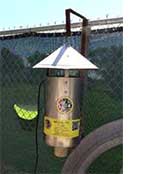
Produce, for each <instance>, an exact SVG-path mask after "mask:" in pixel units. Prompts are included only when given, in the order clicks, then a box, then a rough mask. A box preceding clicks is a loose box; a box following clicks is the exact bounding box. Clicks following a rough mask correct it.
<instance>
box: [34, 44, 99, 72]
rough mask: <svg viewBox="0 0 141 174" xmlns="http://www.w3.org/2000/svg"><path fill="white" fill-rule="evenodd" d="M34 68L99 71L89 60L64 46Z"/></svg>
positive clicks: (69, 47)
mask: <svg viewBox="0 0 141 174" xmlns="http://www.w3.org/2000/svg"><path fill="white" fill-rule="evenodd" d="M33 68H54V69H98V67H97V66H96V65H94V64H93V63H91V62H90V61H89V60H88V59H87V58H85V57H84V56H82V55H81V54H80V53H79V52H78V51H76V50H75V49H74V48H72V47H71V46H68V45H63V46H61V47H60V48H58V49H57V50H56V51H54V52H53V53H52V54H50V55H49V56H48V57H46V58H45V59H43V60H42V61H40V62H39V63H37V64H36V65H35V66H33Z"/></svg>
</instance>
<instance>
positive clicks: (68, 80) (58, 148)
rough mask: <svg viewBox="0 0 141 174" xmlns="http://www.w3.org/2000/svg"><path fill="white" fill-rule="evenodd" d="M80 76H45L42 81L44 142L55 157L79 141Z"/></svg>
mask: <svg viewBox="0 0 141 174" xmlns="http://www.w3.org/2000/svg"><path fill="white" fill-rule="evenodd" d="M81 101H82V80H81V78H80V77H70V76H69V75H68V77H66V76H65V77H47V80H46V85H45V116H44V134H45V142H46V143H47V144H48V145H50V146H53V147H55V150H54V153H55V155H56V156H58V157H64V156H66V155H67V151H68V148H71V147H74V146H76V145H77V144H78V143H79V141H80V126H81Z"/></svg>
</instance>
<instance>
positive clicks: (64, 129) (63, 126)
mask: <svg viewBox="0 0 141 174" xmlns="http://www.w3.org/2000/svg"><path fill="white" fill-rule="evenodd" d="M79 131H80V119H75V120H71V119H70V120H64V119H63V120H61V119H55V118H51V117H47V116H45V117H44V133H45V134H46V135H52V136H57V137H66V138H74V137H78V136H79Z"/></svg>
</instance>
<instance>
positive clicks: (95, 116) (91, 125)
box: [2, 84, 122, 174]
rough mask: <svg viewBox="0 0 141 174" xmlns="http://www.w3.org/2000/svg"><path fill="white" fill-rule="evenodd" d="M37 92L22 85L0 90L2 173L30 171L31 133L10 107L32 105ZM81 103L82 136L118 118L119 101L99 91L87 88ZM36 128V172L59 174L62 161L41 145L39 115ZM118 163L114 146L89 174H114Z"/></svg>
mask: <svg viewBox="0 0 141 174" xmlns="http://www.w3.org/2000/svg"><path fill="white" fill-rule="evenodd" d="M37 89H38V88H37V86H36V87H33V86H29V85H25V84H24V85H21V86H14V87H12V88H10V87H3V88H2V101H3V103H2V159H3V161H4V165H5V166H7V167H6V168H7V173H5V174H16V172H17V173H18V174H22V172H23V173H24V174H26V173H27V174H28V173H30V174H31V173H32V172H33V168H34V162H35V134H34V130H32V131H25V130H23V129H22V128H21V126H20V124H19V123H20V122H19V120H18V119H17V115H16V113H15V111H14V110H13V104H14V103H17V104H23V103H25V104H26V105H27V104H32V105H36V99H37ZM42 101H43V100H42ZM84 101H85V102H84V103H85V105H84V109H83V110H84V122H85V124H84V125H85V134H88V133H89V132H91V131H92V130H93V129H95V128H97V127H99V126H101V125H103V124H104V123H107V122H109V121H112V120H115V119H118V118H120V117H121V116H122V102H121V101H118V100H116V99H114V98H113V97H111V96H110V95H108V94H107V93H106V92H105V91H103V90H102V89H100V90H99V89H98V88H97V89H94V88H91V89H90V90H88V93H87V94H86V96H85V98H84ZM24 124H25V123H24ZM26 126H27V125H26V124H25V127H26ZM29 126H30V125H29ZM39 127H40V130H39V166H38V171H39V173H42V174H43V173H47V174H60V173H61V169H62V167H63V164H64V162H65V159H58V158H56V157H54V156H53V152H52V151H53V149H52V148H50V147H49V146H47V145H46V144H45V143H44V140H43V136H42V129H41V127H42V115H41V118H40V125H39ZM121 164H122V147H118V148H116V149H115V150H111V151H109V152H106V154H104V155H103V156H101V157H100V159H98V160H97V161H96V163H95V165H94V167H92V168H91V169H90V171H91V173H92V174H118V173H119V169H120V168H121ZM113 166H114V167H113ZM8 168H9V169H8ZM10 172H11V173H10ZM102 172H103V173H102ZM104 172H105V173H104ZM108 172H113V173H108Z"/></svg>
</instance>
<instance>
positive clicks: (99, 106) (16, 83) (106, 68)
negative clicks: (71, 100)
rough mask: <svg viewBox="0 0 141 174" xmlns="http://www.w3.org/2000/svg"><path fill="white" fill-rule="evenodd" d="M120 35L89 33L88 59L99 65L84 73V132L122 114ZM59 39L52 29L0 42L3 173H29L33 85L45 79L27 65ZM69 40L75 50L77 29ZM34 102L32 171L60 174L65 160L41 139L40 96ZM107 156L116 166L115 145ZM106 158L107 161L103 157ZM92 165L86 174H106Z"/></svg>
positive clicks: (118, 157) (118, 158)
mask: <svg viewBox="0 0 141 174" xmlns="http://www.w3.org/2000/svg"><path fill="white" fill-rule="evenodd" d="M122 34H123V33H122V31H116V30H115V29H112V30H103V32H98V30H97V31H93V32H91V34H90V40H89V51H88V58H89V60H91V61H92V62H94V63H95V64H96V65H97V66H98V67H99V69H98V70H96V71H89V72H88V83H87V91H86V92H85V95H84V105H83V113H84V127H85V134H88V133H89V132H91V131H92V130H94V129H95V128H97V127H99V126H101V125H103V124H104V123H107V122H110V121H112V120H116V119H118V118H120V117H122V46H123V45H122ZM63 43H65V36H64V34H58V33H52V34H38V35H36V34H35V33H30V34H27V35H26V34H25V35H22V36H14V37H9V38H8V37H4V38H1V40H0V65H1V73H0V75H1V79H0V87H1V88H0V91H1V95H0V101H1V102H0V110H1V119H2V121H1V127H2V131H1V134H2V142H1V143H2V147H1V149H2V150H1V152H2V170H3V173H4V174H23V173H24V174H25V173H27V174H28V173H33V170H34V164H35V119H36V115H37V93H38V85H39V83H40V81H41V80H43V79H44V78H45V76H46V71H45V70H41V69H32V66H33V65H35V64H36V63H37V62H39V61H40V60H41V59H43V58H44V57H45V56H46V55H48V54H50V53H51V52H53V51H54V50H55V49H57V48H58V47H59V46H61V45H62V44H63ZM69 43H70V44H71V45H72V46H73V47H74V48H76V49H77V50H79V48H80V33H79V32H78V33H75V34H73V35H72V36H71V37H70V38H69ZM42 90H43V89H42ZM40 100H41V106H40V107H41V109H40V110H41V113H40V120H39V130H38V137H39V165H38V173H42V174H43V173H48V174H60V171H61V168H62V166H63V164H64V162H65V159H57V158H56V157H54V156H53V153H52V148H50V147H48V146H47V145H46V144H45V143H44V140H43V136H42V118H43V114H42V113H43V103H44V101H43V100H44V98H43V95H42V97H41V99H40ZM23 113H24V114H23ZM25 117H26V119H28V121H27V120H25ZM113 156H114V158H112V160H111V161H110V163H111V164H110V166H111V165H112V164H113V165H115V164H114V163H115V162H117V161H119V164H118V165H117V168H118V167H121V166H120V165H121V161H122V160H121V156H122V154H121V149H120V150H119V149H117V153H115V154H114V155H113ZM107 159H108V160H110V158H109V156H108V158H107ZM100 160H101V161H100V162H99V163H98V162H97V163H98V164H97V166H100V164H102V166H101V167H102V168H103V170H102V171H104V170H105V172H106V170H107V172H109V170H108V169H106V167H105V168H104V164H103V163H102V159H100ZM105 165H107V164H105ZM97 166H96V167H95V169H93V171H91V173H97V174H107V173H102V171H100V168H101V167H97ZM117 168H116V167H115V168H113V170H110V171H111V173H112V174H114V173H116V172H117V170H118V169H117ZM98 171H99V173H98ZM100 172H101V173H100ZM109 173H110V172H109ZM109 173H108V174H109Z"/></svg>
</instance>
